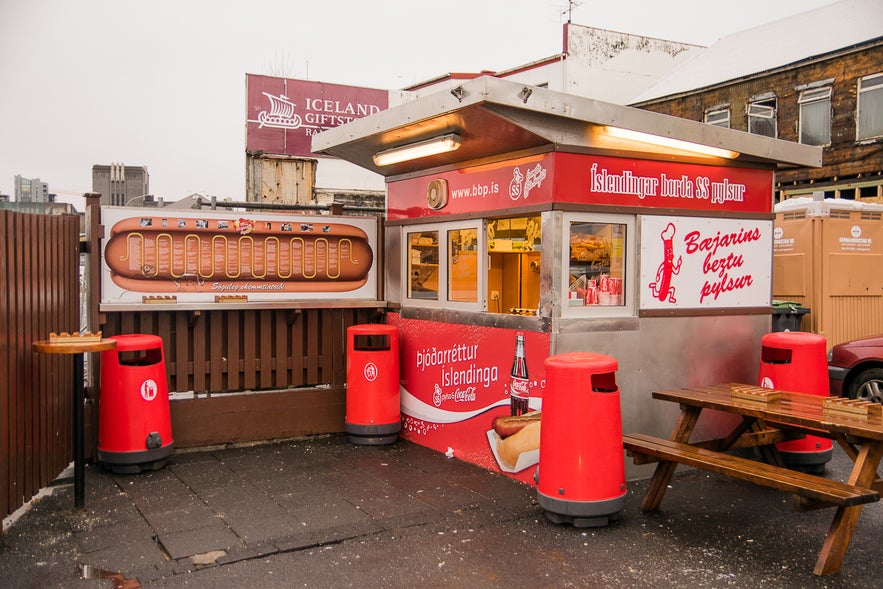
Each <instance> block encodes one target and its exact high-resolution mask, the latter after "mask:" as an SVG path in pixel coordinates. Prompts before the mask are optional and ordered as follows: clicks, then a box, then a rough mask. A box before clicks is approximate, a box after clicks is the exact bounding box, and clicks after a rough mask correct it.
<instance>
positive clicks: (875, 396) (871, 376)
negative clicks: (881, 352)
mask: <svg viewBox="0 0 883 589" xmlns="http://www.w3.org/2000/svg"><path fill="white" fill-rule="evenodd" d="M849 398H850V399H861V400H863V401H873V402H875V403H883V368H868V369H866V370H862V371H861V372H859V373H858V374H857V375H856V377H855V380H853V381H852V384H851V385H850V386H849Z"/></svg>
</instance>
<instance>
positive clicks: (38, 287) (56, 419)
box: [0, 210, 80, 521]
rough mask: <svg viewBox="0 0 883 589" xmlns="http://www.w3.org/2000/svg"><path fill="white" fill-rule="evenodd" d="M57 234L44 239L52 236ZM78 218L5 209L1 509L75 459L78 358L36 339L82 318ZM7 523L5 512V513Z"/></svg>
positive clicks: (0, 267)
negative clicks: (48, 349) (40, 346)
mask: <svg viewBox="0 0 883 589" xmlns="http://www.w3.org/2000/svg"><path fill="white" fill-rule="evenodd" d="M50 235H51V236H52V237H53V239H46V236H50ZM79 246H80V242H79V218H78V217H77V215H37V214H27V213H18V212H13V211H9V210H0V279H2V282H3V288H0V321H2V327H0V334H2V340H0V510H2V516H3V517H4V518H5V517H6V516H7V515H9V514H11V513H13V512H14V511H15V510H16V509H18V508H19V507H21V506H22V505H24V504H25V503H26V502H27V501H29V500H30V499H31V497H33V496H34V495H35V494H36V493H37V492H38V491H39V490H40V488H41V487H44V486H46V485H47V484H49V483H50V482H51V481H52V480H53V479H54V478H55V477H57V476H58V475H59V474H60V473H61V472H62V471H63V470H64V468H65V467H66V466H67V465H68V464H69V463H70V461H71V460H72V458H73V440H72V437H73V396H74V392H73V391H74V383H73V358H72V357H71V356H66V355H54V354H53V355H47V354H35V353H34V351H33V348H32V345H33V342H34V341H37V340H43V339H47V338H48V337H49V333H50V332H51V331H55V332H61V331H67V332H76V331H79V330H80V323H79V313H78V309H79V293H80V283H79V267H80V266H79V264H80V263H79V260H80V253H79V252H80V250H79ZM0 521H2V518H0Z"/></svg>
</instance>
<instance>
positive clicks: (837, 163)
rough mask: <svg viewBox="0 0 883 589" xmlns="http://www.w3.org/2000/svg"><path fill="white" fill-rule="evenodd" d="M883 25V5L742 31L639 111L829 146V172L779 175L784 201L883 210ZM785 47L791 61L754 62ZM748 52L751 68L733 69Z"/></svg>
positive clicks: (864, 3)
mask: <svg viewBox="0 0 883 589" xmlns="http://www.w3.org/2000/svg"><path fill="white" fill-rule="evenodd" d="M833 22H837V23H838V27H831V23H833ZM881 22H883V3H878V2H875V1H872V0H847V1H845V2H838V3H834V4H832V5H829V6H826V7H823V8H820V9H817V10H814V11H810V12H807V13H804V14H802V15H798V16H797V17H794V18H793V19H789V20H788V21H780V22H779V23H772V24H771V25H769V26H764V27H759V28H757V29H752V30H749V31H746V32H744V33H737V34H736V35H733V36H731V37H730V38H726V39H723V40H721V41H720V42H719V43H718V45H720V46H719V47H718V46H716V45H712V46H711V47H709V48H708V50H707V52H706V53H704V54H703V55H701V56H700V58H699V59H697V60H696V61H695V62H693V63H691V64H688V65H687V66H685V68H684V69H683V71H679V72H677V73H676V75H675V76H673V77H672V78H671V79H669V80H663V81H661V82H660V83H659V84H658V86H657V87H656V88H653V89H651V90H650V91H649V92H647V93H645V94H644V95H642V96H641V97H639V98H638V100H636V101H635V102H633V103H632V106H637V107H640V108H644V109H647V110H652V111H655V112H660V113H665V114H670V115H674V116H677V117H682V118H686V119H692V120H697V121H703V122H706V123H708V124H712V125H718V126H723V127H729V128H732V129H737V130H740V131H746V132H748V133H757V134H762V135H766V136H769V137H776V138H779V139H784V140H787V141H795V142H799V143H804V144H810V145H818V146H822V147H823V150H824V154H823V162H822V167H821V168H792V169H785V170H779V171H777V172H776V195H775V198H776V202H781V201H783V200H786V199H789V198H793V197H798V196H809V195H812V194H813V193H819V192H821V193H824V196H825V198H843V199H856V200H859V199H860V200H870V201H872V202H883V36H881V35H880V33H881V32H883V28H881V27H880V23H881ZM865 23H873V25H872V26H870V27H869V26H868V25H867V24H865ZM841 28H842V29H843V31H845V33H839V32H838V30H839V29H841ZM844 34H845V36H844V37H841V40H840V42H839V44H838V43H836V41H837V38H838V35H844ZM831 37H834V38H833V39H832V38H831ZM792 39H793V43H792V42H791V41H792ZM819 39H822V43H819ZM782 45H786V46H788V47H789V53H788V54H787V56H786V58H785V59H784V60H780V61H782V63H779V64H775V63H774V62H773V63H771V62H765V61H763V60H762V59H754V57H753V56H754V55H755V54H759V51H758V50H759V49H762V48H764V47H776V46H782ZM739 52H741V55H742V63H741V64H740V65H739V66H738V67H733V66H732V65H730V64H731V63H732V60H733V59H738V54H739ZM752 64H755V65H754V69H750V68H751V67H752ZM740 68H741V69H740ZM715 71H717V72H718V74H717V75H718V79H717V80H715V79H714V78H713V77H710V76H713V75H714V74H713V72H715ZM704 74H708V76H709V77H703V75H704ZM690 80H692V87H691V85H690V82H689V81H690Z"/></svg>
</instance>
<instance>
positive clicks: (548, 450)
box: [536, 352, 626, 527]
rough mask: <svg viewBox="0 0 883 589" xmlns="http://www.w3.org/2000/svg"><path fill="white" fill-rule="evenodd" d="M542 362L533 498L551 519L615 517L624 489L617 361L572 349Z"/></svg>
mask: <svg viewBox="0 0 883 589" xmlns="http://www.w3.org/2000/svg"><path fill="white" fill-rule="evenodd" d="M544 364H545V367H546V390H545V392H544V393H543V407H542V426H541V428H540V460H539V466H538V468H537V476H536V478H537V492H538V498H539V504H540V506H541V507H542V508H543V509H544V510H545V511H546V517H547V518H548V519H549V520H550V521H553V522H555V523H570V524H572V525H573V526H574V527H596V526H603V525H606V524H608V523H609V522H610V521H613V520H617V519H619V518H620V515H621V513H622V510H623V507H624V506H625V495H626V484H625V460H624V457H623V449H622V417H621V409H620V403H619V388H618V387H617V385H616V370H617V367H618V363H617V361H616V359H614V358H612V357H610V356H605V355H603V354H594V353H588V352H573V353H566V354H558V355H556V356H551V357H549V358H547V359H546V360H545V363H544Z"/></svg>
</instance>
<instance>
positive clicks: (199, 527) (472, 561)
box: [0, 437, 883, 589]
mask: <svg viewBox="0 0 883 589" xmlns="http://www.w3.org/2000/svg"><path fill="white" fill-rule="evenodd" d="M835 452H836V454H835V458H834V460H832V462H831V463H829V466H828V471H829V475H830V476H837V477H842V475H843V473H844V472H845V470H844V469H847V468H848V460H847V459H846V458H845V456H844V455H843V454H842V453H840V451H839V449H837V450H835ZM86 483H87V485H86V487H87V495H86V510H84V511H79V512H75V511H74V510H73V509H72V505H73V488H72V486H71V484H70V482H69V481H67V482H64V483H62V484H58V485H56V486H55V487H53V490H52V493H51V494H50V495H49V496H46V497H43V498H41V499H40V500H39V501H37V502H36V504H35V505H34V506H33V507H32V509H30V510H29V511H28V512H27V513H25V514H24V515H22V516H21V517H19V518H18V519H17V520H16V521H15V523H14V524H13V525H12V526H10V527H9V529H8V530H6V532H5V533H4V535H3V536H2V538H0V586H2V587H15V588H19V587H40V588H46V587H64V588H70V587H88V588H100V587H116V588H126V589H129V588H136V587H142V586H143V587H151V588H153V587H158V588H173V587H213V588H215V587H218V588H226V587H231V588H250V587H255V588H258V587H260V588H261V589H265V588H272V587H285V588H290V587H321V588H326V587H334V588H337V587H384V588H399V587H401V588H408V589H411V588H414V587H420V588H441V587H457V588H464V587H470V588H471V587H505V588H507V589H519V588H522V587H523V588H529V589H539V588H546V587H549V588H552V587H555V588H558V587H578V588H583V589H591V588H596V587H597V588H631V587H635V588H638V587H640V588H647V587H654V588H655V587H690V588H695V587H739V588H744V587H755V588H762V587H769V588H774V589H788V588H807V587H808V588H815V587H831V588H840V587H844V588H845V587H867V588H871V587H879V586H881V584H883V550H881V538H883V505H881V504H872V505H870V506H869V507H867V508H865V510H864V512H863V514H862V518H861V519H860V521H859V525H858V530H857V531H856V534H855V536H854V537H853V541H852V544H851V546H850V549H849V551H848V553H847V556H846V561H845V563H844V565H843V568H842V570H841V571H840V573H838V574H836V575H833V576H830V577H825V578H818V577H815V576H814V575H813V574H812V568H813V565H814V563H815V559H816V556H817V554H818V551H819V549H820V547H821V543H822V540H823V538H824V535H825V533H826V531H827V528H828V525H829V523H830V520H831V517H832V515H833V512H832V511H831V510H820V511H815V512H810V513H799V512H796V511H795V510H794V509H793V508H792V503H791V499H790V497H789V496H786V495H784V494H782V493H779V492H776V491H772V490H767V489H764V488H760V487H756V486H753V485H749V484H742V483H740V482H738V481H734V480H732V479H729V478H726V477H719V476H716V475H709V474H706V473H704V472H698V471H691V470H685V471H681V472H680V473H679V474H678V475H677V476H676V478H675V479H674V481H673V483H672V488H671V489H670V491H669V492H668V494H667V495H666V498H665V500H664V501H663V504H662V509H661V510H660V511H659V512H658V513H655V514H649V515H648V514H642V513H640V511H639V509H638V502H639V500H640V497H641V496H642V494H643V491H644V490H645V488H646V482H634V483H630V484H629V494H628V498H627V501H626V507H625V510H624V512H623V514H622V515H623V517H622V519H621V520H620V521H618V522H615V523H614V524H612V525H609V526H606V527H604V528H591V529H575V528H573V527H571V526H567V525H556V524H553V523H551V522H549V521H548V520H547V519H546V518H545V516H544V513H543V510H542V509H541V508H540V507H539V506H538V505H537V502H536V491H535V490H534V489H533V488H531V487H528V486H526V485H523V484H521V483H518V482H516V481H513V480H511V479H508V478H505V477H502V476H499V475H496V474H493V473H490V472H487V471H484V470H482V469H479V468H477V467H474V466H472V465H469V464H466V463H464V462H461V461H459V460H457V459H449V458H446V457H445V456H444V455H441V454H438V453H436V452H433V451H431V450H427V449H425V448H423V447H421V446H418V445H415V444H412V443H408V442H404V441H399V442H397V443H396V444H394V445H390V446H378V447H366V446H356V445H353V444H350V443H349V442H347V439H346V438H345V437H333V438H323V439H316V440H309V441H292V442H285V443H279V444H273V445H257V446H250V447H245V448H231V449H221V450H211V451H202V452H191V453H178V454H176V455H175V456H174V457H173V460H172V462H171V463H170V464H169V466H167V467H166V468H164V469H162V470H160V471H157V472H153V473H141V474H138V475H114V474H109V473H105V472H102V471H101V470H99V469H97V468H94V467H90V468H88V469H87V477H86ZM84 576H85V577H88V578H84ZM99 577H105V578H104V580H101V579H99Z"/></svg>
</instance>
